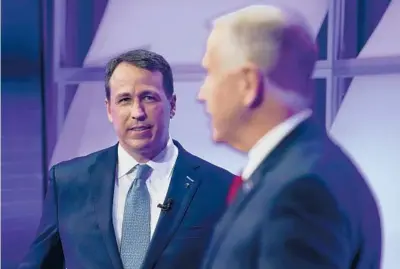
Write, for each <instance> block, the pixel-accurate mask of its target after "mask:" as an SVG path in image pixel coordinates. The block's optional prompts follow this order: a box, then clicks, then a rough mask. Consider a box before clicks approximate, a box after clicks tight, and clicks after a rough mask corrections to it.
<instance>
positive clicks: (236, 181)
mask: <svg viewBox="0 0 400 269" xmlns="http://www.w3.org/2000/svg"><path fill="white" fill-rule="evenodd" d="M242 183H243V180H242V177H241V176H235V177H234V178H233V182H232V185H231V187H230V189H229V192H228V196H227V197H226V198H227V199H226V201H227V203H228V205H230V204H231V203H232V202H233V201H234V200H235V197H236V194H237V192H238V190H239V189H240V187H241V186H242Z"/></svg>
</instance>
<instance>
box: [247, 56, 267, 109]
mask: <svg viewBox="0 0 400 269" xmlns="http://www.w3.org/2000/svg"><path fill="white" fill-rule="evenodd" d="M243 73H244V81H245V83H244V85H245V95H244V100H243V101H244V104H245V106H246V107H257V106H258V105H259V104H260V103H261V101H262V100H263V96H264V94H263V93H264V90H263V89H264V85H263V84H264V80H263V74H262V73H261V72H260V70H259V69H258V68H257V67H256V66H254V65H252V64H249V65H247V66H246V67H244V68H243Z"/></svg>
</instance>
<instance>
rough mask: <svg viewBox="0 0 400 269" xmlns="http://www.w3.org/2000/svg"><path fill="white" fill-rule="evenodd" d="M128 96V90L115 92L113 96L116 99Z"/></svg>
mask: <svg viewBox="0 0 400 269" xmlns="http://www.w3.org/2000/svg"><path fill="white" fill-rule="evenodd" d="M130 96H131V94H130V93H128V92H123V93H119V94H117V96H115V97H116V99H120V98H123V97H130Z"/></svg>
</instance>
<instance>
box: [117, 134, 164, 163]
mask: <svg viewBox="0 0 400 269" xmlns="http://www.w3.org/2000/svg"><path fill="white" fill-rule="evenodd" d="M167 144H168V139H166V140H165V142H163V143H161V144H160V145H159V146H156V147H152V148H146V149H141V150H132V148H129V147H127V146H126V145H125V144H123V143H121V146H122V147H123V148H124V149H125V150H126V152H128V153H129V155H130V156H132V158H134V159H135V160H136V161H137V162H138V163H147V162H148V161H150V160H153V159H154V158H155V157H156V156H157V155H159V154H160V153H161V152H162V151H163V150H164V149H165V147H166V146H167Z"/></svg>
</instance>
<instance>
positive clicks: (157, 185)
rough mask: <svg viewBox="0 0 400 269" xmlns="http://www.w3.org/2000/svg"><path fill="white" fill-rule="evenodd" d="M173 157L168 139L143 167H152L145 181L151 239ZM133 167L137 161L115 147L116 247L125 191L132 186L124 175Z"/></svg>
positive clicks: (170, 172)
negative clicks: (161, 148)
mask: <svg viewBox="0 0 400 269" xmlns="http://www.w3.org/2000/svg"><path fill="white" fill-rule="evenodd" d="M177 157H178V148H177V147H176V146H175V145H174V143H173V142H172V139H171V138H170V139H169V141H168V144H167V146H166V147H165V149H164V150H163V151H162V152H161V153H160V154H158V155H157V156H156V157H155V158H154V159H153V160H151V161H149V162H147V165H149V166H150V167H151V168H152V172H151V174H150V177H149V178H148V179H147V181H146V185H147V189H148V190H149V194H150V218H151V219H150V228H151V236H153V234H154V230H155V228H156V225H157V222H158V219H159V217H160V212H161V211H160V208H158V207H157V205H158V204H162V203H164V200H165V196H166V195H167V191H168V187H169V183H170V182H171V176H172V171H173V169H174V166H175V162H176V159H177ZM137 164H138V162H137V161H136V160H135V159H134V158H133V157H132V156H130V155H129V154H128V152H126V150H125V149H124V148H123V147H122V146H121V145H120V144H119V145H118V165H117V172H118V178H117V179H116V180H115V187H114V200H113V224H114V231H115V236H116V238H117V243H118V246H120V244H121V236H122V221H123V219H124V209H125V201H126V197H127V195H128V191H129V188H130V187H131V185H132V183H133V177H131V176H128V175H127V173H128V172H129V171H130V170H131V169H132V168H133V167H134V166H136V165H137Z"/></svg>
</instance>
